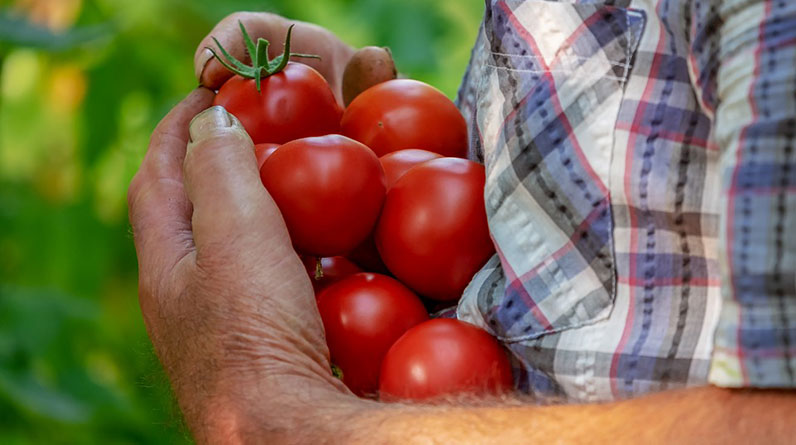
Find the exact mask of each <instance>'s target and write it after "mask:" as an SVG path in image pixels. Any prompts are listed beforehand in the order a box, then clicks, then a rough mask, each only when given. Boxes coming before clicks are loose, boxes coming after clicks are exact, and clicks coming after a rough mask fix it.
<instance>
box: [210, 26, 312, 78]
mask: <svg viewBox="0 0 796 445" xmlns="http://www.w3.org/2000/svg"><path fill="white" fill-rule="evenodd" d="M238 25H239V26H240V31H241V34H243V41H244V43H245V44H246V50H247V51H248V52H249V56H250V58H251V60H252V64H251V65H246V64H244V63H243V62H241V61H240V60H238V59H236V58H235V57H233V56H232V55H231V54H230V53H229V52H227V50H226V49H224V47H223V46H222V45H221V43H219V41H218V40H217V39H216V38H215V37H213V41H214V42H216V46H218V49H219V51H221V54H222V55H223V56H224V57H223V58H222V57H221V56H219V55H218V53H217V52H216V51H215V50H214V49H213V48H210V47H208V48H207V49H209V50H210V52H211V53H213V56H214V57H215V58H216V59H218V61H219V62H221V64H222V65H224V67H225V68H226V69H228V70H230V71H232V72H233V73H235V74H237V75H239V76H241V77H244V78H247V79H254V82H255V85H256V86H257V92H258V93H259V92H260V81H261V79H263V78H265V77H268V76H272V75H274V74H276V73H279V72H281V71H282V70H283V69H285V67H286V66H287V63H288V62H289V61H290V58H291V57H303V58H309V59H320V58H321V57H320V56H317V55H314V54H301V53H291V52H290V36H291V34H292V32H293V27H294V26H296V25H290V27H289V28H288V29H287V36H286V37H285V50H284V51H283V52H282V54H280V55H278V56H276V57H274V58H273V59H270V58H269V57H268V47H269V46H270V45H271V42H269V41H268V40H266V39H263V38H259V39H257V44H256V45H255V43H254V41H252V38H251V37H250V36H249V33H248V32H247V31H246V27H245V26H243V23H242V22H241V21H238ZM225 59H226V60H225Z"/></svg>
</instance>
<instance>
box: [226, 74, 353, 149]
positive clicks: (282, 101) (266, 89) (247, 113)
mask: <svg viewBox="0 0 796 445" xmlns="http://www.w3.org/2000/svg"><path fill="white" fill-rule="evenodd" d="M213 105H221V106H223V107H224V108H225V109H226V110H227V111H229V112H230V113H232V114H233V115H234V116H235V117H237V118H238V120H240V122H241V124H243V127H244V128H245V129H246V131H247V132H248V133H249V136H251V138H252V140H253V141H254V143H255V144H259V143H264V142H276V143H280V144H284V143H286V142H289V141H292V140H294V139H299V138H305V137H310V136H322V135H325V134H331V133H339V132H340V116H341V115H342V110H341V109H340V106H339V105H338V104H337V100H336V99H335V98H334V93H332V89H331V88H330V87H329V84H328V83H326V80H325V79H324V78H323V76H321V74H320V73H318V72H317V71H315V70H314V69H313V68H310V67H309V66H307V65H304V64H302V63H294V62H290V63H288V64H287V66H286V67H285V69H284V70H283V71H281V72H279V73H276V74H273V75H271V76H269V77H266V78H264V79H262V86H261V90H260V92H259V93H258V92H257V89H256V87H255V82H254V79H245V78H243V77H240V76H234V77H232V78H231V79H229V80H228V81H227V82H226V83H224V85H222V86H221V89H219V90H218V94H217V95H216V98H215V100H214V101H213Z"/></svg>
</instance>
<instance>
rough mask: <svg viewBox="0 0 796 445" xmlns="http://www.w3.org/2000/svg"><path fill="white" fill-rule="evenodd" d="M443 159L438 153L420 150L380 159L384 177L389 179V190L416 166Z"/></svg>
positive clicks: (402, 151) (388, 155)
mask: <svg viewBox="0 0 796 445" xmlns="http://www.w3.org/2000/svg"><path fill="white" fill-rule="evenodd" d="M441 157H442V156H441V155H438V154H436V153H432V152H430V151H426V150H418V149H408V150H398V151H394V152H392V153H387V154H386V155H384V156H382V157H381V158H379V161H381V166H382V168H384V177H385V178H386V179H387V189H388V190H389V188H390V187H392V186H393V184H395V181H397V180H398V178H400V177H401V176H403V174H404V173H406V172H407V171H409V169H410V168H412V167H414V166H415V165H418V164H422V163H424V162H426V161H430V160H432V159H437V158H441Z"/></svg>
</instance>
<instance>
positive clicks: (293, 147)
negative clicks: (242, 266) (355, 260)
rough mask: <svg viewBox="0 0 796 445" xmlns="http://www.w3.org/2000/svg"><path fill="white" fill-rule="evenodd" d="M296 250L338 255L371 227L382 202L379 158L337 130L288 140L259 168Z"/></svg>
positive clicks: (382, 191)
mask: <svg viewBox="0 0 796 445" xmlns="http://www.w3.org/2000/svg"><path fill="white" fill-rule="evenodd" d="M260 179H262V181H263V185H265V188H266V189H268V192H269V193H270V194H271V196H272V197H273V198H274V201H276V204H277V205H278V206H279V210H280V211H281V212H282V216H283V217H284V218H285V223H286V224H287V229H288V231H289V232H290V239H291V240H292V241H293V245H294V247H295V248H296V250H297V251H298V252H299V253H302V254H305V255H311V256H315V257H329V256H336V255H342V254H345V253H346V252H348V251H350V250H352V249H353V248H354V247H356V246H357V245H358V244H359V243H361V242H362V241H364V240H365V238H366V237H367V236H368V235H369V234H370V232H371V231H372V230H373V226H374V224H375V223H376V220H377V218H378V217H379V211H380V210H381V206H382V203H383V202H384V194H385V189H386V188H385V183H384V172H383V171H382V168H381V164H380V163H379V159H378V158H377V157H376V155H374V154H373V152H372V151H371V150H370V149H369V148H368V147H366V146H364V145H362V144H360V143H359V142H357V141H354V140H352V139H349V138H347V137H344V136H340V135H327V136H321V137H315V138H305V139H299V140H296V141H292V142H288V143H287V144H285V145H282V146H281V147H279V149H278V150H277V151H275V152H274V154H272V155H271V157H269V158H268V159H267V160H266V161H265V164H263V167H262V168H261V169H260Z"/></svg>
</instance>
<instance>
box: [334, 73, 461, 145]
mask: <svg viewBox="0 0 796 445" xmlns="http://www.w3.org/2000/svg"><path fill="white" fill-rule="evenodd" d="M341 126H342V132H343V134H344V135H346V136H348V137H350V138H353V139H356V140H358V141H360V142H362V143H363V144H365V145H367V146H368V147H370V148H371V149H372V150H373V151H374V152H376V154H377V155H378V156H384V155H385V154H387V153H391V152H393V151H397V150H403V149H407V148H420V149H423V150H428V151H431V152H434V153H439V154H441V155H443V156H454V157H465V156H466V155H467V124H466V123H465V121H464V118H463V117H462V114H461V113H460V112H459V109H458V108H456V105H454V103H453V102H451V101H450V99H448V98H447V97H446V96H445V95H444V94H443V93H442V92H441V91H439V90H438V89H436V88H434V87H432V86H430V85H428V84H425V83H423V82H418V81H416V80H409V79H396V80H388V81H387V82H382V83H380V84H377V85H375V86H373V87H371V88H368V89H367V90H365V91H364V92H363V93H362V94H360V95H359V96H357V97H356V99H354V101H353V102H351V104H350V105H348V108H346V110H345V112H344V113H343V120H342V121H341Z"/></svg>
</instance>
